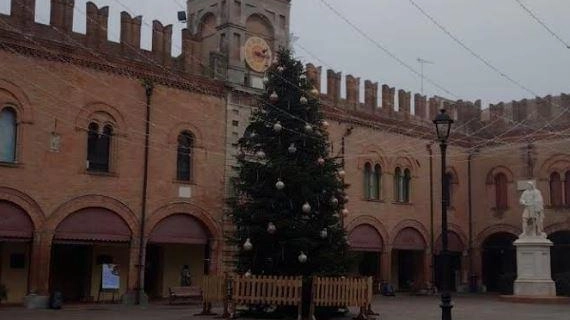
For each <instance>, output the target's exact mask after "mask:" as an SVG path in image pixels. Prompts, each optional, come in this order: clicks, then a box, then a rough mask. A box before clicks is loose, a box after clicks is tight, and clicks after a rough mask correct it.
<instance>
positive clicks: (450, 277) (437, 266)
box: [433, 231, 467, 291]
mask: <svg viewBox="0 0 570 320" xmlns="http://www.w3.org/2000/svg"><path fill="white" fill-rule="evenodd" d="M442 250H443V243H442V239H441V235H440V236H439V237H438V239H437V240H436V243H435V255H434V260H433V263H434V270H435V272H434V277H435V279H434V281H435V285H436V286H437V287H438V288H440V289H441V288H443V286H442V285H443V279H444V277H445V280H446V281H447V285H448V289H449V290H451V291H456V290H457V287H458V286H459V285H461V281H462V274H461V260H462V258H463V252H464V251H465V244H464V241H463V240H462V239H461V237H460V236H459V234H458V233H456V232H455V231H448V232H447V252H448V256H449V272H448V273H444V272H443V255H442V254H441V252H442ZM466 280H467V279H463V281H466Z"/></svg>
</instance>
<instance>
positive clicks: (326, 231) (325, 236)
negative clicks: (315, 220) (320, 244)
mask: <svg viewBox="0 0 570 320" xmlns="http://www.w3.org/2000/svg"><path fill="white" fill-rule="evenodd" d="M328 236H329V232H328V230H327V228H324V229H323V230H321V238H323V239H326V238H327V237H328Z"/></svg>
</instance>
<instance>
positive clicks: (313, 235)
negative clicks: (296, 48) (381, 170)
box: [230, 49, 348, 276]
mask: <svg viewBox="0 0 570 320" xmlns="http://www.w3.org/2000/svg"><path fill="white" fill-rule="evenodd" d="M267 74H268V80H267V82H266V84H265V92H264V94H263V95H262V96H261V98H260V102H259V105H258V108H257V109H256V110H255V111H254V113H253V115H252V118H251V124H250V126H249V127H248V130H246V133H245V134H244V137H243V138H242V139H240V141H239V146H240V149H241V152H240V154H239V155H238V162H239V165H240V166H239V168H240V171H239V177H238V178H237V179H236V180H235V184H234V187H235V191H236V192H235V194H236V196H235V198H233V199H231V200H230V206H231V210H232V219H233V222H234V224H235V226H236V232H235V234H234V237H233V239H232V240H233V242H234V243H235V244H236V245H237V246H238V248H239V251H238V254H237V265H236V269H237V272H238V273H240V274H246V275H249V274H253V275H292V276H298V275H301V276H309V275H327V276H335V275H343V274H346V271H347V268H348V258H347V257H346V251H347V240H346V233H345V230H344V228H343V226H342V215H343V214H344V215H345V214H346V213H347V210H346V209H344V206H345V203H346V199H347V197H346V194H345V188H346V187H347V186H346V185H345V184H344V182H343V179H342V176H343V175H344V171H342V166H341V165H340V164H339V161H338V159H335V158H333V157H331V156H330V155H329V152H328V151H329V148H330V144H329V141H328V133H327V127H328V123H327V122H326V121H325V120H324V119H323V115H322V113H321V111H320V103H319V93H318V91H317V90H316V89H315V88H314V87H313V84H311V83H310V81H309V80H308V79H307V77H306V75H305V71H304V69H303V65H302V63H301V62H300V61H297V60H295V59H294V58H293V57H292V56H291V53H290V52H289V51H288V50H285V49H282V50H280V51H279V53H278V56H277V58H276V59H275V61H274V63H273V65H272V66H271V67H270V68H269V70H268V72H267Z"/></svg>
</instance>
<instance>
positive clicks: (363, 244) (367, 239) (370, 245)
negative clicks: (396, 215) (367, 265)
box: [349, 224, 384, 252]
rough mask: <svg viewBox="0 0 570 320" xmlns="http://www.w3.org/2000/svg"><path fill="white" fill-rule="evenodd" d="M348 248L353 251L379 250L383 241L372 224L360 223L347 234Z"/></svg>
mask: <svg viewBox="0 0 570 320" xmlns="http://www.w3.org/2000/svg"><path fill="white" fill-rule="evenodd" d="M349 241H350V248H351V249H352V250H354V251H373V252H381V251H382V247H383V245H384V242H383V241H382V237H381V236H380V234H378V232H377V231H376V229H374V227H373V226H371V225H369V224H362V225H359V226H358V227H356V228H354V229H353V230H352V232H350V236H349Z"/></svg>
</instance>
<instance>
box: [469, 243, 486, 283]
mask: <svg viewBox="0 0 570 320" xmlns="http://www.w3.org/2000/svg"><path fill="white" fill-rule="evenodd" d="M471 263H472V264H473V268H472V269H471V274H470V275H469V277H470V279H469V283H471V277H477V283H476V286H477V290H478V291H479V290H480V288H481V287H482V285H483V272H482V270H483V267H482V266H483V257H482V255H481V248H480V247H474V248H473V249H472V250H471Z"/></svg>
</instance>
